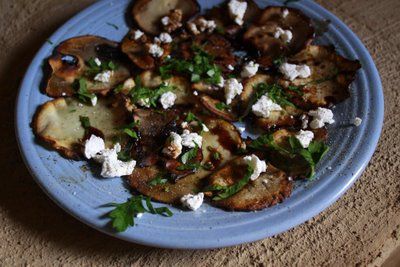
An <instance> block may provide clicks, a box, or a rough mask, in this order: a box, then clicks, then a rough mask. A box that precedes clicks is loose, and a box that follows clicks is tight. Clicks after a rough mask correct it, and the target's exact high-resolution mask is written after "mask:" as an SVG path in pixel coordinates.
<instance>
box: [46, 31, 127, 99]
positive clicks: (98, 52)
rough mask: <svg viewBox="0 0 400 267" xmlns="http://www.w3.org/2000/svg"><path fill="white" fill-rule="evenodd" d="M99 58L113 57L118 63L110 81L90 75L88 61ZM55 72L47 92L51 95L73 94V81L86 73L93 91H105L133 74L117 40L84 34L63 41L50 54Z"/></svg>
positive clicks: (51, 64)
mask: <svg viewBox="0 0 400 267" xmlns="http://www.w3.org/2000/svg"><path fill="white" fill-rule="evenodd" d="M95 58H98V59H99V60H100V61H101V62H109V61H112V62H113V63H114V65H115V66H116V69H115V70H113V75H111V78H110V81H109V82H96V81H93V79H92V78H93V77H88V74H87V70H88V66H87V62H88V61H89V60H90V59H92V60H94V59H95ZM48 62H49V64H50V67H51V70H52V73H51V75H50V77H49V79H48V81H47V86H46V88H45V92H46V94H47V95H48V96H51V97H61V96H72V95H74V94H75V93H76V89H75V88H74V87H73V83H74V82H75V80H76V79H79V78H82V77H85V78H87V79H88V81H87V89H88V91H89V92H92V93H99V94H103V95H104V94H106V93H107V92H108V91H109V90H110V89H112V88H114V87H115V86H116V85H118V84H119V83H121V82H123V81H124V80H125V79H127V78H128V77H129V76H130V73H129V70H128V68H127V66H126V63H125V57H124V55H123V54H122V53H121V52H120V51H119V49H118V44H117V43H115V42H112V41H109V40H107V39H104V38H101V37H97V36H81V37H75V38H71V39H68V40H66V41H64V42H62V43H61V44H60V45H59V46H58V47H57V48H56V49H55V51H54V54H53V55H52V56H51V57H50V58H49V61H48Z"/></svg>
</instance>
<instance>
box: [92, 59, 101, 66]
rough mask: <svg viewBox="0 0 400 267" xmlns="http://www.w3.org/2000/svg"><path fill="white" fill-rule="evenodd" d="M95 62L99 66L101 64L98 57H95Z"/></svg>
mask: <svg viewBox="0 0 400 267" xmlns="http://www.w3.org/2000/svg"><path fill="white" fill-rule="evenodd" d="M94 63H96V65H97V66H99V67H100V66H101V61H100V59H98V58H97V57H96V58H95V59H94Z"/></svg>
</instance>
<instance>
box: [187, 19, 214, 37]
mask: <svg viewBox="0 0 400 267" xmlns="http://www.w3.org/2000/svg"><path fill="white" fill-rule="evenodd" d="M187 25H188V27H189V30H190V31H191V32H192V33H193V34H194V35H197V34H200V33H202V32H205V31H207V32H208V33H212V32H213V31H214V30H215V28H216V27H217V24H216V23H215V21H214V20H206V19H204V18H199V19H198V20H197V25H196V24H195V23H194V22H188V24H187Z"/></svg>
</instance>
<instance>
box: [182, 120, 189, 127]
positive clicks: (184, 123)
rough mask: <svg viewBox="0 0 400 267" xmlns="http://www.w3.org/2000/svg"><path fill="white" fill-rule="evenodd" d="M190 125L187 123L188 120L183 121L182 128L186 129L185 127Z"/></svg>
mask: <svg viewBox="0 0 400 267" xmlns="http://www.w3.org/2000/svg"><path fill="white" fill-rule="evenodd" d="M188 126H189V123H187V122H186V121H184V122H182V123H181V127H182V129H185V128H187V127H188Z"/></svg>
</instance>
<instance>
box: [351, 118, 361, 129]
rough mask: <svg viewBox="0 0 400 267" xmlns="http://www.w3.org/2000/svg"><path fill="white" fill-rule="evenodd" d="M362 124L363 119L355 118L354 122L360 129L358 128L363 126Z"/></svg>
mask: <svg viewBox="0 0 400 267" xmlns="http://www.w3.org/2000/svg"><path fill="white" fill-rule="evenodd" d="M361 123H362V119H361V118H359V117H356V118H354V121H353V124H354V126H357V127H358V126H360V125H361Z"/></svg>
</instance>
